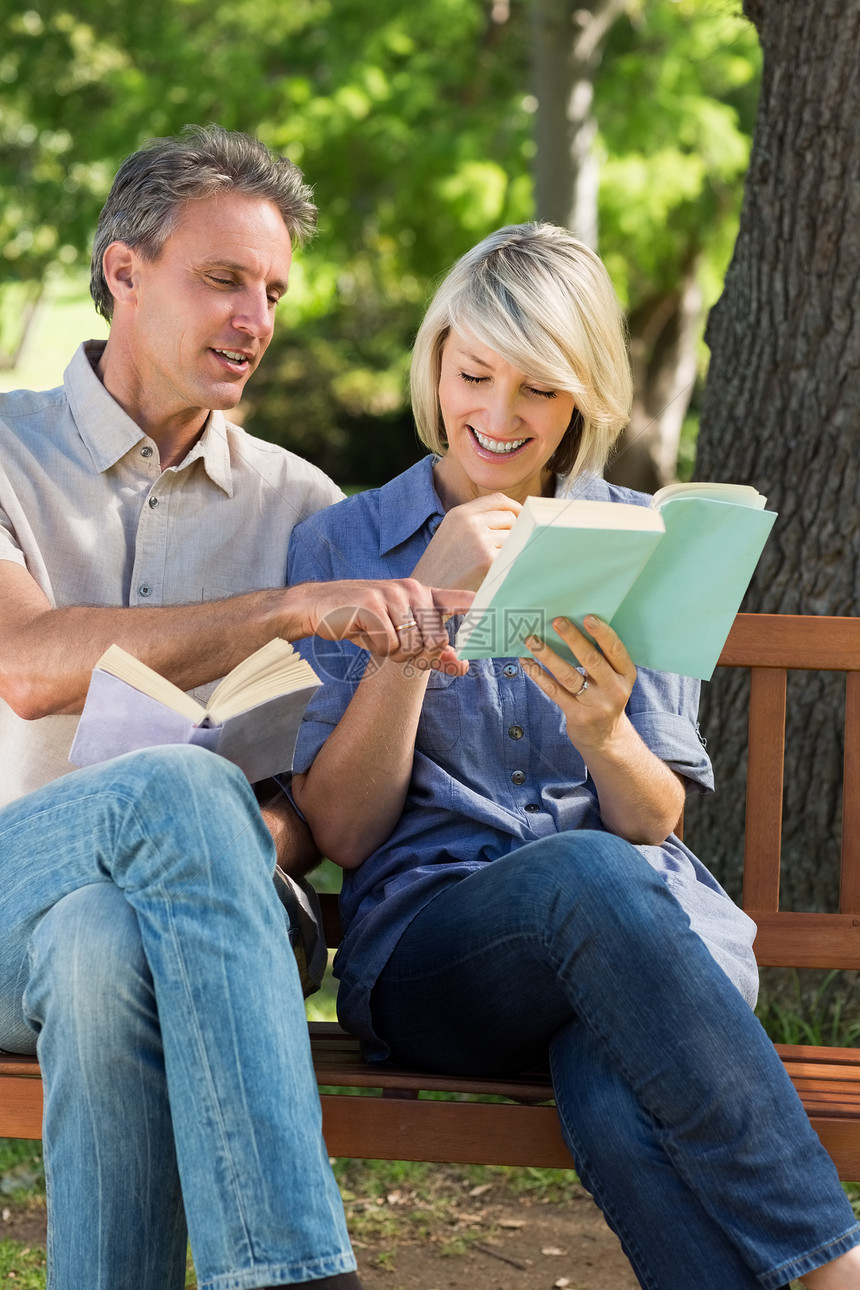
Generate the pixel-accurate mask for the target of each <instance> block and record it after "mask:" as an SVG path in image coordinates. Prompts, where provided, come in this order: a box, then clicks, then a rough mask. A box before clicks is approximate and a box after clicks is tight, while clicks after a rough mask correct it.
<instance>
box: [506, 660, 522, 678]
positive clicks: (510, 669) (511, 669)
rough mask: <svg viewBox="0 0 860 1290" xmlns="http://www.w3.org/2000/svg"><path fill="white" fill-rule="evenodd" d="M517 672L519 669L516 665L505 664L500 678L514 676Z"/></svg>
mask: <svg viewBox="0 0 860 1290" xmlns="http://www.w3.org/2000/svg"><path fill="white" fill-rule="evenodd" d="M519 670H520V669H519V668H518V667H517V665H516V663H506V664H505V666H504V667H503V668H502V676H507V677H512V676H516V675H517V673H518V672H519Z"/></svg>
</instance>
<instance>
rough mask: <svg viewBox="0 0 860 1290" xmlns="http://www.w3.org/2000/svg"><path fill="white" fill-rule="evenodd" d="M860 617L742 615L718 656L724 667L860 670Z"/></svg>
mask: <svg viewBox="0 0 860 1290" xmlns="http://www.w3.org/2000/svg"><path fill="white" fill-rule="evenodd" d="M858 660H860V618H829V617H827V615H825V614H820V615H819V614H814V615H813V614H810V615H805V614H738V616H737V617H736V618H735V621H734V623H733V625H732V630H731V631H730V632H729V636H728V640H727V641H726V643H725V645H724V646H723V651H722V653H721V654H720V659H719V665H720V666H722V667H781V668H801V669H809V670H811V671H819V672H852V671H856V669H857V667H858Z"/></svg>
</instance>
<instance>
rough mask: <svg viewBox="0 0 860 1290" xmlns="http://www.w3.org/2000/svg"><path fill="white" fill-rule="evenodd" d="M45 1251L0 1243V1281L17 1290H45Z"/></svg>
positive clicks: (11, 1243)
mask: <svg viewBox="0 0 860 1290" xmlns="http://www.w3.org/2000/svg"><path fill="white" fill-rule="evenodd" d="M45 1275H46V1274H45V1251H44V1250H40V1249H38V1248H37V1247H33V1248H31V1247H30V1246H29V1245H21V1244H19V1242H18V1241H0V1281H2V1282H3V1283H4V1284H6V1285H10V1286H12V1285H14V1286H16V1287H17V1290H45Z"/></svg>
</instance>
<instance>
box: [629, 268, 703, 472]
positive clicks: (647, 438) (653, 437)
mask: <svg viewBox="0 0 860 1290" xmlns="http://www.w3.org/2000/svg"><path fill="white" fill-rule="evenodd" d="M701 312H702V294H701V291H700V290H699V284H698V280H697V277H696V264H695V262H694V263H693V264H691V265H689V266H688V268H687V270H686V272H685V274H684V277H683V279H682V280H681V283H680V285H679V286H678V287H676V288H675V290H674V291H668V292H665V293H664V294H663V295H660V296H655V297H653V298H652V299H651V300H646V301H645V303H644V304H642V305H640V306H639V307H638V308H637V309H634V310H633V312H632V313H631V314H630V320H629V324H630V356H631V358H632V360H633V387H634V396H633V409H632V412H631V415H630V424H629V425H628V426H627V428H626V429H625V431H624V433H623V435H622V436H621V438H620V440H619V442H618V450H617V452H616V454H615V456H614V457H613V459H612V461H611V462H610V463H609V469H608V470H607V472H606V475H607V478H608V479H610V480H611V481H612V483H613V484H624V485H626V487H627V488H638V489H640V490H641V491H642V492H644V493H653V492H656V490H657V489H658V488H662V486H663V485H664V484H668V483H670V482H671V481H672V480H673V479H674V478H675V466H676V463H677V460H678V444H679V442H680V438H681V427H682V425H683V423H684V416H685V414H686V411H687V408H688V407H689V404H690V395H691V394H692V392H693V385H694V384H695V380H696V337H697V334H698V329H699V318H700V315H701Z"/></svg>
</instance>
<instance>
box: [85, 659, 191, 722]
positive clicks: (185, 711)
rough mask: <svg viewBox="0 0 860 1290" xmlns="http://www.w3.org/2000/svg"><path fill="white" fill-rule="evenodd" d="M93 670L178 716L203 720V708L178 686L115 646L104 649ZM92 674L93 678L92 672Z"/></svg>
mask: <svg viewBox="0 0 860 1290" xmlns="http://www.w3.org/2000/svg"><path fill="white" fill-rule="evenodd" d="M96 670H99V671H101V672H107V673H109V674H110V675H111V676H115V677H117V678H118V679H119V680H120V681H125V683H126V684H127V685H131V686H133V687H134V688H135V690H139V691H140V693H141V694H148V695H150V697H151V698H153V699H157V700H158V702H159V703H163V704H164V705H165V707H167V708H171V709H172V710H173V711H174V712H179V713H181V715H182V716H183V717H187V718H188V720H189V721H200V720H201V718H202V717H203V708H202V706H201V705H200V704H199V703H198V702H197V700H196V699H192V698H191V696H190V695H188V694H186V693H185V691H184V690H180V688H179V686H178V685H174V684H173V682H172V681H168V680H167V678H166V677H164V676H162V675H161V674H160V673H159V672H156V671H155V669H154V668H151V667H148V666H147V665H146V663H141V661H140V659H139V658H135V656H134V655H133V654H129V653H128V651H127V650H124V649H122V648H121V646H119V645H110V646H108V648H107V649H106V650H105V652H104V654H102V656H101V658H100V659H99V661H98V662H97V663H96ZM93 675H94V676H95V672H94V673H93Z"/></svg>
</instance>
